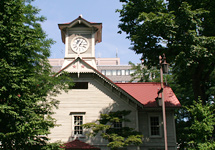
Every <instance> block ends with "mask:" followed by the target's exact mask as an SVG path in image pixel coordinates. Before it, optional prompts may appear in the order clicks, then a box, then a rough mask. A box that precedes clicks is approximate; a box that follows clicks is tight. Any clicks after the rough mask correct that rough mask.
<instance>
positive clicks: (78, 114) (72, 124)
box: [70, 112, 85, 138]
mask: <svg viewBox="0 0 215 150" xmlns="http://www.w3.org/2000/svg"><path fill="white" fill-rule="evenodd" d="M70 115H71V117H72V118H71V121H72V122H71V131H72V133H71V135H72V137H75V138H76V137H84V129H82V134H77V135H75V134H74V127H75V125H74V117H75V116H82V117H83V122H82V124H85V112H71V113H70Z"/></svg>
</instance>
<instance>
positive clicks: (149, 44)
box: [117, 0, 215, 103]
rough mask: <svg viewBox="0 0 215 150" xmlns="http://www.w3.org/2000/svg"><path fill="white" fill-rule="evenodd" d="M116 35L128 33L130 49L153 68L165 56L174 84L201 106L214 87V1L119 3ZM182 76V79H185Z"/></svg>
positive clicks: (134, 0) (135, 0)
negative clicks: (199, 101) (120, 4)
mask: <svg viewBox="0 0 215 150" xmlns="http://www.w3.org/2000/svg"><path fill="white" fill-rule="evenodd" d="M121 2H123V8H122V9H121V10H117V11H118V12H119V13H120V21H121V23H120V24H119V28H120V29H121V31H120V32H122V31H124V32H126V33H127V34H128V38H129V39H130V40H131V42H132V45H133V47H132V49H133V50H134V51H135V52H136V53H138V54H142V58H141V59H143V60H144V64H145V65H146V66H149V67H150V66H154V65H156V64H157V62H158V57H159V55H161V54H163V53H165V54H166V58H167V62H169V63H170V64H171V65H172V66H173V74H174V77H175V81H176V82H177V84H179V85H181V87H186V89H188V90H189V91H192V93H190V95H187V97H190V99H195V100H198V97H199V96H200V97H201V99H202V100H203V103H205V102H206V101H207V100H208V99H209V97H210V96H211V94H210V93H208V92H207V91H208V89H209V88H210V87H212V86H214V84H213V82H211V81H212V76H211V73H212V71H213V70H214V68H215V63H214V62H215V56H214V53H215V48H214V47H215V37H214V35H215V32H212V31H215V21H214V19H213V18H214V11H215V9H214V8H215V7H214V6H215V2H214V1H208V0H206V1H205V0H204V1H203V0H198V1H192V0H169V1H164V0H150V1H149V0H121ZM185 77H186V78H185Z"/></svg>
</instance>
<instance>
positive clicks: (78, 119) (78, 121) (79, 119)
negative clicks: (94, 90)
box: [74, 116, 83, 135]
mask: <svg viewBox="0 0 215 150" xmlns="http://www.w3.org/2000/svg"><path fill="white" fill-rule="evenodd" d="M82 124H83V116H74V135H76V134H83V128H82V126H81V125H82Z"/></svg>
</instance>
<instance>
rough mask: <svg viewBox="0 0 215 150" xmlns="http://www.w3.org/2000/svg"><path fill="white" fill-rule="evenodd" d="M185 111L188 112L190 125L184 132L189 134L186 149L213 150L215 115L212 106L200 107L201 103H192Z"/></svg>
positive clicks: (214, 142) (214, 145) (214, 147)
mask: <svg viewBox="0 0 215 150" xmlns="http://www.w3.org/2000/svg"><path fill="white" fill-rule="evenodd" d="M187 110H188V111H189V112H190V114H191V117H192V118H193V120H192V122H193V123H192V125H191V126H190V127H189V128H186V130H187V131H188V132H189V134H188V136H187V138H188V139H189V140H188V141H189V142H188V143H186V144H187V146H186V148H188V149H193V150H194V149H195V150H205V149H207V150H213V149H215V141H214V140H215V139H214V135H215V132H214V126H215V114H214V104H206V105H202V101H201V100H199V101H198V102H195V101H194V104H193V105H191V106H190V107H189V108H187Z"/></svg>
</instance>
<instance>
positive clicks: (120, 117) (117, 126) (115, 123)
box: [113, 116, 122, 129]
mask: <svg viewBox="0 0 215 150" xmlns="http://www.w3.org/2000/svg"><path fill="white" fill-rule="evenodd" d="M118 118H119V119H122V116H119V117H118ZM113 127H114V129H121V128H122V121H119V122H114V123H113Z"/></svg>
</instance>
